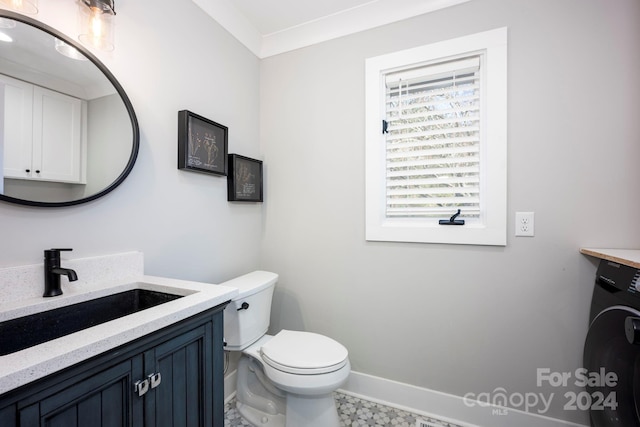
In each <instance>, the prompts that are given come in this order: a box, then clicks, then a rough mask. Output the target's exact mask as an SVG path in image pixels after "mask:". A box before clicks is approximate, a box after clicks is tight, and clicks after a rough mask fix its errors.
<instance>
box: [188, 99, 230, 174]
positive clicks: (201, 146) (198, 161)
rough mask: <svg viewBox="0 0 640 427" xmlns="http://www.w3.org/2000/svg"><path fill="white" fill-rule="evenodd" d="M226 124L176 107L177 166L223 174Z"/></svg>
mask: <svg viewBox="0 0 640 427" xmlns="http://www.w3.org/2000/svg"><path fill="white" fill-rule="evenodd" d="M228 146H229V128H227V127H226V126H224V125H221V124H220V123H216V122H214V121H213V120H209V119H207V118H206V117H202V116H200V115H198V114H195V113H192V112H191V111H188V110H181V111H178V169H181V170H186V171H192V172H201V173H207V174H213V175H222V176H226V175H227V171H228V163H227V162H228V160H227V152H228Z"/></svg>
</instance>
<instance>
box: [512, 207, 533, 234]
mask: <svg viewBox="0 0 640 427" xmlns="http://www.w3.org/2000/svg"><path fill="white" fill-rule="evenodd" d="M533 235H534V223H533V212H516V236H526V237H533Z"/></svg>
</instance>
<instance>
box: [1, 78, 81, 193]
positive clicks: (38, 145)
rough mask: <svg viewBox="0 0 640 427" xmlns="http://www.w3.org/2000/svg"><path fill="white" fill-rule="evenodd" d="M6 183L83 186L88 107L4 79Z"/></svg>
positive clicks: (57, 93)
mask: <svg viewBox="0 0 640 427" xmlns="http://www.w3.org/2000/svg"><path fill="white" fill-rule="evenodd" d="M0 85H4V89H5V90H4V177H5V179H25V180H35V181H51V182H64V183H73V184H84V183H85V182H86V174H85V163H86V162H85V157H86V122H87V120H86V117H87V116H86V102H85V101H83V100H81V99H78V98H75V97H72V96H68V95H65V94H62V93H59V92H55V91H52V90H49V89H46V88H42V87H40V86H36V85H32V84H29V83H25V82H22V81H20V80H16V79H13V78H11V77H8V76H4V75H0Z"/></svg>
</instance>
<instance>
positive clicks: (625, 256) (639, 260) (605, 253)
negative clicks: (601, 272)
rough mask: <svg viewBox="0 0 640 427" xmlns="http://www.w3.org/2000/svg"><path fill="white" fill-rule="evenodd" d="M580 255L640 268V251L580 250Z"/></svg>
mask: <svg viewBox="0 0 640 427" xmlns="http://www.w3.org/2000/svg"><path fill="white" fill-rule="evenodd" d="M580 253H583V254H585V255H589V256H592V257H596V258H600V259H606V260H607V261H613V262H617V263H618V264H622V265H628V266H629V267H634V268H640V249H588V248H582V249H580Z"/></svg>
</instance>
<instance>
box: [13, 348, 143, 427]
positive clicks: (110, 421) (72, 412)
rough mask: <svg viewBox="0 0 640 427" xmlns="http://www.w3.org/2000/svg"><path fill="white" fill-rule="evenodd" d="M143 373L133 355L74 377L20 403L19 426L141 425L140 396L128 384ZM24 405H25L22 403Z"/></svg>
mask: <svg viewBox="0 0 640 427" xmlns="http://www.w3.org/2000/svg"><path fill="white" fill-rule="evenodd" d="M141 375H142V358H141V357H136V358H132V359H130V360H127V361H125V362H122V363H119V364H117V365H115V366H112V367H110V368H108V369H106V370H104V371H101V372H97V373H95V372H89V373H88V374H87V375H83V376H81V377H74V378H73V381H67V382H65V384H62V385H61V386H62V387H61V386H56V387H52V388H51V389H49V390H45V392H43V393H41V394H46V395H47V396H46V397H42V398H41V399H39V397H40V396H34V397H35V398H36V401H35V402H33V403H30V404H27V403H28V402H21V404H20V405H19V406H21V407H20V408H19V414H18V416H19V424H18V425H19V426H20V427H39V426H47V427H82V426H101V427H126V426H141V425H142V416H143V414H142V400H141V399H137V398H136V397H137V396H135V395H134V393H133V388H132V387H131V384H132V383H133V380H134V379H135V378H137V377H140V376H141ZM23 405H25V406H24V407H22V406H23Z"/></svg>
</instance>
